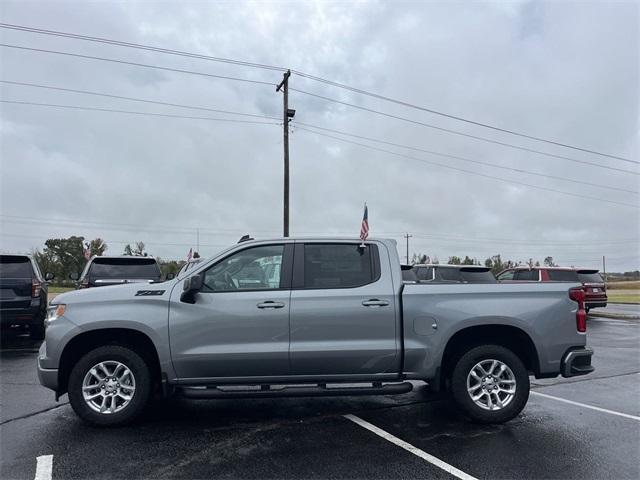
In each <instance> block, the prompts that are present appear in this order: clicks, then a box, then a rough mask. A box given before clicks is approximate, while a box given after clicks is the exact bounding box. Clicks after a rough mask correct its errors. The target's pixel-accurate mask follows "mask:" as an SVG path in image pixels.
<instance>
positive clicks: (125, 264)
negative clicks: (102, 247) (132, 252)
mask: <svg viewBox="0 0 640 480" xmlns="http://www.w3.org/2000/svg"><path fill="white" fill-rule="evenodd" d="M89 276H90V277H91V278H107V279H131V280H134V279H149V280H159V279H160V269H159V268H158V264H157V263H156V261H155V260H154V259H153V258H146V259H145V258H140V259H133V258H131V259H129V258H96V259H94V260H93V263H92V264H91V267H90V268H89Z"/></svg>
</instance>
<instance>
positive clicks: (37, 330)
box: [29, 309, 47, 340]
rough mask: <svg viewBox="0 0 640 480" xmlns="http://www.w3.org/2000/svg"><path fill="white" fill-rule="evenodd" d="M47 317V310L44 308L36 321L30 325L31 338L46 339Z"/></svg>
mask: <svg viewBox="0 0 640 480" xmlns="http://www.w3.org/2000/svg"><path fill="white" fill-rule="evenodd" d="M46 318H47V310H46V309H44V310H42V312H40V314H39V315H38V318H37V319H36V323H34V324H32V325H29V338H31V340H44V321H45V319H46Z"/></svg>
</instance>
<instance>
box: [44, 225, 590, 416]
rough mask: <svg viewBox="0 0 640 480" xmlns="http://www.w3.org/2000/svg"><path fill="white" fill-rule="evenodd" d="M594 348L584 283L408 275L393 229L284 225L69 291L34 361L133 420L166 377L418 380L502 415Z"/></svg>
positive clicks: (68, 386) (247, 390)
mask: <svg viewBox="0 0 640 480" xmlns="http://www.w3.org/2000/svg"><path fill="white" fill-rule="evenodd" d="M274 269H275V270H276V271H277V274H273V273H272V271H273V270H274ZM276 279H277V280H276ZM549 332H553V335H549ZM585 345H586V313H585V311H584V291H583V290H582V287H581V285H580V284H579V283H577V282H576V283H575V284H566V283H547V284H517V283H516V284H510V285H509V284H502V285H500V284H472V283H467V284H465V283H442V284H438V283H427V284H404V283H403V281H402V272H401V267H400V261H399V257H398V252H397V250H396V243H395V242H394V241H393V240H375V239H374V240H368V241H366V242H365V246H364V247H361V246H360V241H359V240H357V241H356V240H352V239H338V238H336V239H292V238H286V239H276V240H266V241H246V242H243V243H241V244H238V245H235V246H233V247H231V248H229V249H227V250H225V251H223V252H222V253H220V254H218V255H217V256H215V257H213V258H211V259H207V260H204V261H202V262H201V263H199V264H198V265H197V266H195V267H194V268H193V269H191V270H190V271H186V272H183V273H181V274H180V275H178V277H176V278H175V279H174V280H171V281H167V282H163V283H159V284H150V285H141V284H136V285H120V286H114V287H111V288H104V289H103V288H96V289H88V290H77V291H72V292H68V293H64V294H62V295H59V296H57V297H56V298H55V299H54V300H53V301H52V304H51V307H50V310H49V316H48V319H47V331H46V339H45V342H44V344H43V346H42V347H41V349H40V354H39V357H38V367H37V368H38V375H39V378H40V382H41V383H42V384H43V385H44V386H46V387H48V388H50V389H52V390H53V391H55V392H56V398H57V397H59V396H60V395H62V394H64V393H65V392H68V393H69V401H70V403H71V405H72V407H73V409H74V410H75V412H76V413H77V414H78V415H79V416H80V417H81V418H83V419H84V420H85V421H87V422H90V423H92V424H96V425H118V424H124V423H127V422H130V421H131V420H133V419H134V418H135V417H137V416H138V415H139V414H140V413H141V411H142V410H143V409H144V407H145V405H146V404H147V401H148V400H149V397H150V396H151V395H152V393H153V392H155V391H156V390H158V389H159V390H161V391H162V393H163V394H164V395H166V396H168V395H170V394H172V393H173V392H176V393H179V394H181V395H183V396H185V397H188V398H197V399H214V398H239V397H258V398H259V397H274V396H275V397H280V396H320V395H371V394H401V393H406V392H409V391H410V390H411V389H412V388H413V384H412V383H411V382H409V380H421V381H425V382H428V383H429V385H430V387H431V388H432V389H433V390H436V391H438V390H441V389H444V388H445V387H446V388H447V389H450V392H451V394H452V396H453V399H454V401H455V403H456V404H457V405H458V407H460V409H461V410H462V411H463V412H464V413H465V414H466V415H467V416H468V417H470V418H471V419H473V420H475V421H478V422H486V423H495V422H505V421H507V420H509V419H511V418H513V417H515V416H516V415H518V413H519V412H520V411H521V410H522V408H523V407H524V406H525V404H526V402H527V399H528V396H529V376H530V375H534V376H535V377H536V378H550V377H556V376H558V375H563V376H565V377H572V376H576V375H585V374H587V373H590V372H591V371H593V367H592V366H591V356H592V354H593V352H592V350H590V349H589V348H586V346H585ZM354 383H358V384H366V385H365V386H353V384H354ZM230 387H232V388H230Z"/></svg>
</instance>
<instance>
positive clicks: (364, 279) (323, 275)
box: [304, 244, 376, 288]
mask: <svg viewBox="0 0 640 480" xmlns="http://www.w3.org/2000/svg"><path fill="white" fill-rule="evenodd" d="M374 248H376V247H375V245H369V246H368V247H367V248H360V247H359V246H358V245H355V244H307V245H305V246H304V287H305V288H348V287H358V286H360V285H365V284H367V283H371V282H373V281H374V268H373V258H372V250H373V249H374Z"/></svg>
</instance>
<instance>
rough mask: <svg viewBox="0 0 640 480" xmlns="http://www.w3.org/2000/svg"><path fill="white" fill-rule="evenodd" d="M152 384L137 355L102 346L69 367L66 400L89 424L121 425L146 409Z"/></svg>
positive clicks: (113, 347) (142, 362) (147, 368)
mask: <svg viewBox="0 0 640 480" xmlns="http://www.w3.org/2000/svg"><path fill="white" fill-rule="evenodd" d="M151 387H152V382H151V372H150V370H149V367H148V366H147V364H146V362H145V361H144V360H143V359H142V357H140V355H138V354H137V353H136V352H134V351H133V350H131V349H129V348H126V347H122V346H119V345H105V346H103V347H98V348H96V349H94V350H91V351H90V352H88V353H87V354H85V355H84V356H83V357H82V358H81V359H80V360H79V361H78V363H76V365H75V366H74V367H73V369H72V370H71V375H70V376H69V388H68V390H69V403H71V406H72V407H73V410H74V411H75V412H76V413H77V414H78V416H79V417H80V418H82V419H83V420H85V421H86V422H88V423H91V424H93V425H96V426H104V427H106V426H117V425H124V424H126V423H129V422H131V421H133V420H134V419H135V418H136V417H137V416H138V415H139V414H140V413H141V412H142V410H143V409H144V408H145V406H146V405H147V403H148V401H149V396H150V394H151Z"/></svg>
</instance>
